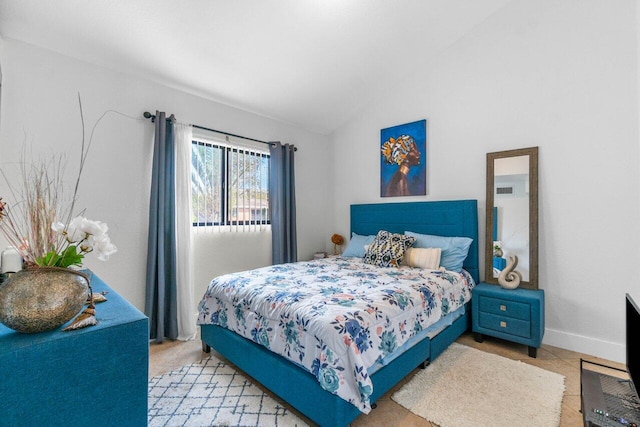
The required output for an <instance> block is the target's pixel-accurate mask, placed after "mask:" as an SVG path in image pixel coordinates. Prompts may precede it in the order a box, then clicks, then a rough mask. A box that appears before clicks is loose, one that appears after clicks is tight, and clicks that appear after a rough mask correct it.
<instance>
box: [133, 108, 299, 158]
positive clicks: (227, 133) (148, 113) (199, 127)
mask: <svg viewBox="0 0 640 427" xmlns="http://www.w3.org/2000/svg"><path fill="white" fill-rule="evenodd" d="M143 116H144V118H145V119H151V121H152V122H155V120H156V116H155V114H151V113H150V112H148V111H145V112H144V114H143ZM191 126H193V127H194V128H197V129H202V130H208V131H210V132H215V133H220V134H222V135H228V136H233V137H236V138H242V139H246V140H248V141H254V142H260V143H262V144H267V145H275V144H274V143H273V142H267V141H261V140H259V139H253V138H248V137H246V136H242V135H236V134H234V133H229V132H224V131H221V130H216V129H210V128H206V127H204V126H198V125H191ZM294 150H296V151H298V149H297V148H294Z"/></svg>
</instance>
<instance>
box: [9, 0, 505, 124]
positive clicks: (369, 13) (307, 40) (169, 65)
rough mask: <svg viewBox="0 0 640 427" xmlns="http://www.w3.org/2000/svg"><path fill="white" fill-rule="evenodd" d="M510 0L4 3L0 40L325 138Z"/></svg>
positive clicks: (21, 0)
mask: <svg viewBox="0 0 640 427" xmlns="http://www.w3.org/2000/svg"><path fill="white" fill-rule="evenodd" d="M509 1H511V0H189V1H187V0H131V1H125V0H91V1H87V0H49V1H42V0H19V1H18V0H0V36H1V37H2V38H4V39H7V40H19V41H22V42H26V43H29V44H33V45H37V46H40V47H43V48H46V49H49V50H52V51H56V52H59V53H61V54H64V55H67V56H70V57H73V58H77V59H81V60H84V61H87V62H90V63H94V64H97V65H100V66H104V67H108V68H110V69H113V70H117V71H121V72H125V73H128V74H133V75H136V76H140V77H143V78H145V79H150V80H152V81H156V82H159V83H162V84H165V85H168V86H171V87H175V88H177V89H180V90H183V91H186V92H189V93H193V94H196V95H199V96H202V97H204V98H208V99H211V100H214V101H217V102H221V103H224V104H228V105H231V106H234V107H237V108H240V109H243V110H246V111H250V112H254V113H257V114H261V115H264V116H267V117H271V118H274V119H278V120H282V121H285V122H288V123H291V124H294V125H297V126H300V127H303V128H305V129H308V130H311V131H315V132H319V133H325V134H328V133H331V132H332V131H333V130H334V129H336V128H337V127H339V126H340V125H341V124H343V123H345V122H346V121H347V120H349V118H351V117H352V116H353V115H354V114H355V113H356V112H357V111H358V110H359V109H360V108H362V106H363V105H366V103H367V102H368V101H369V100H371V99H372V98H373V97H374V96H375V94H376V92H377V91H380V90H384V89H387V88H389V87H393V85H395V84H397V83H398V82H399V81H401V80H403V79H405V78H407V77H408V76H411V75H413V74H414V73H416V70H420V69H424V67H427V66H429V63H430V61H431V60H432V58H433V57H434V55H436V54H437V53H438V52H440V51H442V50H444V49H446V48H447V47H448V46H451V44H453V43H455V41H456V40H459V39H460V38H461V37H464V36H465V35H467V34H468V33H469V32H470V31H472V30H473V28H474V27H475V26H477V25H478V24H479V23H481V22H482V21H484V20H485V19H487V17H489V16H490V15H492V14H493V13H495V12H496V11H497V10H499V9H500V8H502V7H504V6H505V5H506V4H507V3H508V2H509Z"/></svg>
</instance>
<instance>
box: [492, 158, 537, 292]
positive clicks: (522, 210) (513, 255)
mask: <svg viewBox="0 0 640 427" xmlns="http://www.w3.org/2000/svg"><path fill="white" fill-rule="evenodd" d="M486 219H487V223H486V225H487V226H486V236H485V258H484V259H485V269H484V271H485V282H487V283H493V284H500V285H501V286H503V287H506V288H515V287H518V286H520V287H522V288H528V289H538V147H531V148H521V149H517V150H509V151H500V152H495V153H487V211H486Z"/></svg>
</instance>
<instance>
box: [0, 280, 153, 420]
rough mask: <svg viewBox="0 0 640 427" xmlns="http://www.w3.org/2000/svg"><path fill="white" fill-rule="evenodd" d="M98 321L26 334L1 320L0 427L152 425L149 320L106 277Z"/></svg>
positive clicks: (98, 286)
mask: <svg viewBox="0 0 640 427" xmlns="http://www.w3.org/2000/svg"><path fill="white" fill-rule="evenodd" d="M91 286H92V287H93V290H94V292H100V291H108V292H109V293H108V294H107V298H108V301H106V302H103V303H100V304H97V305H96V317H97V319H98V321H99V323H98V325H96V326H91V327H88V328H85V329H80V330H76V331H71V332H62V331H61V330H56V331H50V332H42V333H39V334H20V333H17V332H14V331H13V330H11V329H8V328H7V327H5V326H4V325H2V324H0V426H3V427H4V426H12V427H13V426H65V427H67V426H91V425H93V426H146V425H147V394H148V385H147V384H148V370H149V368H148V363H149V326H148V319H147V317H146V316H144V315H143V314H142V313H141V312H140V311H139V310H138V309H136V308H135V307H134V306H132V305H131V304H129V303H128V302H127V301H126V300H124V299H123V298H122V297H120V296H119V295H118V294H117V293H115V292H114V291H113V290H112V289H110V288H109V287H108V286H107V285H106V284H105V283H104V282H103V281H102V280H100V278H98V277H97V276H96V275H92V278H91Z"/></svg>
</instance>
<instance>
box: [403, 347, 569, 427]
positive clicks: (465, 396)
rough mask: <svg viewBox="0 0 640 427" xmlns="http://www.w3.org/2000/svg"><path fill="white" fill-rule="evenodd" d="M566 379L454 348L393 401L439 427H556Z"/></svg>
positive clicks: (418, 375)
mask: <svg viewBox="0 0 640 427" xmlns="http://www.w3.org/2000/svg"><path fill="white" fill-rule="evenodd" d="M564 389H565V385H564V376H562V375H559V374H556V373H554V372H549V371H546V370H544V369H541V368H538V367H535V366H531V365H528V364H526V363H523V362H520V361H515V360H510V359H506V358H504V357H501V356H497V355H495V354H489V353H486V352H483V351H480V350H477V349H474V348H471V347H467V346H464V345H461V344H457V343H453V344H452V345H451V346H450V347H449V348H448V349H447V350H446V351H444V352H443V353H442V354H441V355H440V356H439V357H438V358H437V359H436V360H435V361H434V362H433V363H432V364H431V365H429V366H428V367H427V368H426V369H425V370H423V371H420V372H418V373H417V374H416V375H415V376H414V377H413V378H412V379H411V380H410V381H409V382H408V383H407V384H405V385H404V386H403V387H402V388H401V389H400V390H398V391H397V392H396V393H394V394H393V395H392V396H391V398H392V399H393V400H395V401H396V402H398V403H399V404H400V405H402V406H404V407H405V408H407V409H408V410H410V411H411V412H413V413H414V414H416V415H419V416H421V417H422V418H425V419H427V420H428V421H431V422H433V423H436V424H438V425H439V426H440V427H450V426H451V427H453V426H455V427H465V426H473V427H477V426H492V427H502V426H505V427H507V426H508V427H512V426H518V425H527V426H536V427H557V426H558V425H559V423H560V413H561V406H562V395H563V394H564Z"/></svg>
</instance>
